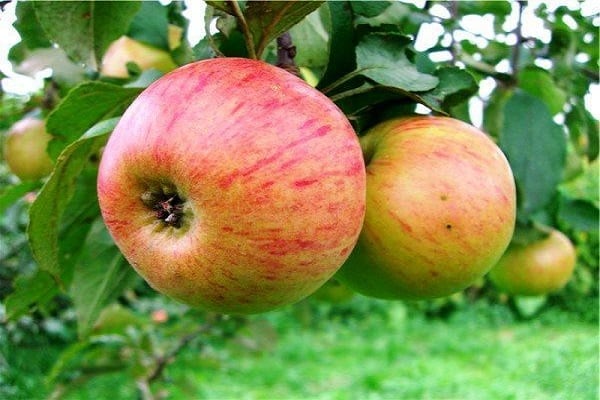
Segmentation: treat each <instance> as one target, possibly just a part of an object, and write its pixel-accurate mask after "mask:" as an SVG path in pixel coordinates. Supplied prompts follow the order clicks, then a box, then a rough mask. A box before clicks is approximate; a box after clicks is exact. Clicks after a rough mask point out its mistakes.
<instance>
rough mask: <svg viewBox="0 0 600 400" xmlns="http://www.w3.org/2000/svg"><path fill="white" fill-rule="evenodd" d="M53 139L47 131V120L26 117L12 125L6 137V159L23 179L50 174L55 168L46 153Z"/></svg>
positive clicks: (15, 172)
mask: <svg viewBox="0 0 600 400" xmlns="http://www.w3.org/2000/svg"><path fill="white" fill-rule="evenodd" d="M50 139H52V135H50V134H49V133H48V132H47V131H46V122H45V121H44V120H42V119H38V118H34V117H25V118H23V119H22V120H20V121H18V122H16V123H15V124H14V125H13V126H11V127H10V129H9V130H8V132H7V133H6V137H5V138H4V160H6V163H7V164H8V167H9V169H10V170H11V172H12V173H13V174H15V175H16V176H18V177H19V178H20V179H21V180H37V179H41V178H43V177H45V176H46V175H48V174H49V173H50V172H51V171H52V168H53V163H52V159H51V158H50V156H49V155H48V153H46V147H47V146H48V142H49V141H50Z"/></svg>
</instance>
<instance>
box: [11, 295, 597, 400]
mask: <svg viewBox="0 0 600 400" xmlns="http://www.w3.org/2000/svg"><path fill="white" fill-rule="evenodd" d="M354 301H355V302H360V301H364V300H363V299H358V300H354ZM357 304H358V303H357ZM386 304H389V306H388V307H389V308H387V309H386V311H385V312H384V313H379V312H372V313H368V312H367V313H363V314H352V315H350V316H349V317H343V314H342V313H337V314H336V310H338V309H335V308H331V307H329V306H323V307H321V308H320V309H318V310H317V314H318V315H320V316H318V317H316V318H307V316H308V317H310V316H311V315H312V316H314V315H315V314H314V312H315V311H314V309H313V310H312V311H311V312H310V313H308V312H307V311H308V310H307V309H306V308H305V309H303V308H302V307H293V308H289V309H286V310H284V311H281V312H275V313H270V314H266V315H265V316H257V317H253V318H252V322H251V323H250V324H249V325H248V326H247V327H246V328H245V329H244V330H243V331H242V332H240V334H239V335H238V336H237V337H236V338H235V339H233V340H231V341H229V342H227V343H221V344H217V345H214V346H212V347H207V348H204V350H203V351H202V352H200V351H197V350H195V349H192V348H190V349H187V350H186V351H184V352H183V353H182V354H181V355H180V356H179V357H178V358H177V360H176V361H175V362H174V363H173V364H172V365H170V366H169V368H168V369H167V377H168V381H167V382H165V383H160V384H156V385H155V386H154V387H153V389H154V391H155V392H163V393H165V394H168V395H169V398H172V399H192V398H193V399H203V398H206V399H269V400H271V399H340V400H342V399H461V400H463V399H465V400H468V399H478V400H479V399H518V400H519V399H527V400H537V399H569V400H570V399H578V400H586V399H590V400H592V399H594V400H595V399H598V384H599V383H598V376H599V370H598V327H597V326H596V325H594V324H589V323H583V322H579V321H577V320H576V319H574V318H573V317H572V316H570V315H568V314H561V313H558V312H551V313H547V314H544V315H542V316H541V317H538V318H536V319H534V320H530V321H520V322H519V321H515V320H514V318H512V317H511V314H510V313H509V312H508V311H507V310H506V309H505V308H503V307H500V306H498V307H488V306H486V307H473V308H469V309H465V310H464V311H460V312H458V313H455V314H454V315H452V316H451V317H450V318H449V319H448V320H427V319H424V318H423V317H422V316H421V315H420V314H415V313H413V312H411V311H410V309H407V308H406V307H404V306H403V305H402V304H400V303H386ZM351 306H352V304H351V305H350V306H347V309H351ZM327 307H329V308H327ZM407 310H408V311H407ZM338 311H339V310H338ZM332 312H333V314H332ZM319 313H320V314H319ZM325 313H328V315H329V317H328V318H325V317H323V315H324V314H325ZM413 314H414V315H413ZM22 367H23V365H22ZM0 383H1V382H0ZM135 396H136V391H135V387H134V385H133V383H132V382H129V381H127V380H126V378H125V377H124V376H123V375H118V374H112V375H106V376H103V377H98V378H95V379H94V380H93V381H91V382H90V383H88V384H86V385H85V386H82V387H80V388H78V389H77V390H76V391H73V392H70V393H69V395H68V396H67V397H66V398H68V399H87V398H94V399H111V400H115V399H121V398H123V399H129V398H135ZM29 398H30V397H29Z"/></svg>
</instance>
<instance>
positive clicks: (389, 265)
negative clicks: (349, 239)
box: [336, 116, 516, 300]
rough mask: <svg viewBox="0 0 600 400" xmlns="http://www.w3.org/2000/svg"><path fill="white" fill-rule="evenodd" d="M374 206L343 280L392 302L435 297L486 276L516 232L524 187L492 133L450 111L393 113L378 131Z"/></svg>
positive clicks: (370, 180)
mask: <svg viewBox="0 0 600 400" xmlns="http://www.w3.org/2000/svg"><path fill="white" fill-rule="evenodd" d="M361 145H362V147H363V152H364V154H365V159H366V163H367V167H366V168H367V210H366V215H365V222H364V226H363V229H362V232H361V234H360V237H359V240H358V244H357V246H356V248H355V249H354V251H353V252H352V255H351V256H350V258H349V260H348V261H347V262H346V263H345V264H344V266H343V267H342V268H341V269H340V271H339V272H338V274H337V275H336V278H337V279H339V280H340V281H341V282H342V283H344V284H346V285H348V286H349V287H350V288H352V289H354V290H355V291H357V292H359V293H362V294H364V295H367V296H371V297H377V298H384V299H411V300H418V299H428V298H436V297H443V296H447V295H450V294H452V293H455V292H457V291H460V290H462V289H464V288H466V287H467V286H469V285H470V284H472V283H473V282H474V281H476V280H477V279H479V278H480V277H482V276H483V275H485V274H486V273H487V272H488V271H489V270H490V269H491V268H492V266H493V265H494V264H495V263H496V262H497V261H498V259H499V258H500V256H501V255H502V254H503V252H504V250H505V249H506V248H507V246H508V244H509V242H510V240H511V237H512V234H513V230H514V224H515V217H516V193H515V184H514V180H513V175H512V171H511V169H510V166H509V164H508V161H507V160H506V158H505V156H504V154H503V153H502V152H501V150H500V149H499V148H498V146H497V145H496V144H495V143H494V142H493V141H492V140H491V139H490V138H489V137H487V136H486V135H485V134H484V133H483V132H481V131H479V130H478V129H476V128H475V127H473V126H471V125H468V124H466V123H464V122H462V121H459V120H456V119H452V118H446V117H427V116H417V117H408V118H401V119H393V120H390V121H387V122H384V123H381V124H379V125H377V126H375V127H373V128H372V129H370V130H369V131H368V132H367V133H366V134H365V135H364V136H363V137H362V138H361Z"/></svg>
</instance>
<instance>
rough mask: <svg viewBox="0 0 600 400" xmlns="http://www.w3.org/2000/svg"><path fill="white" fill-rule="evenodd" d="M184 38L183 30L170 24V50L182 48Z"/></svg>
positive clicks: (168, 38)
mask: <svg viewBox="0 0 600 400" xmlns="http://www.w3.org/2000/svg"><path fill="white" fill-rule="evenodd" d="M182 38H183V28H182V27H180V26H177V25H174V24H169V26H168V31H167V40H168V43H169V50H174V49H176V48H178V47H179V46H181V40H182Z"/></svg>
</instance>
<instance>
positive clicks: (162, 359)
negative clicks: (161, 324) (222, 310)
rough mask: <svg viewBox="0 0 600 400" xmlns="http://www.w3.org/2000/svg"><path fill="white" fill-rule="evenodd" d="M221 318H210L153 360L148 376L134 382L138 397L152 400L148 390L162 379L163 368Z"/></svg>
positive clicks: (152, 397)
mask: <svg viewBox="0 0 600 400" xmlns="http://www.w3.org/2000/svg"><path fill="white" fill-rule="evenodd" d="M222 318H223V316H222V315H220V314H217V315H216V316H215V317H214V318H211V319H210V320H208V321H207V322H205V323H204V324H202V325H200V326H199V327H198V329H196V330H195V331H193V332H191V333H189V334H187V335H185V336H182V337H181V338H180V339H179V341H178V342H177V344H176V345H175V347H173V348H172V349H171V351H169V352H167V353H165V354H163V355H160V356H158V357H156V358H155V360H154V361H155V364H154V366H153V368H152V369H151V370H150V372H149V374H148V375H147V376H146V377H143V378H140V379H138V380H137V381H136V385H137V388H138V391H139V394H140V397H141V398H142V399H143V400H154V399H155V396H154V394H153V393H152V390H151V389H150V385H151V384H152V383H153V382H155V381H157V380H159V379H161V378H162V376H163V374H164V371H165V368H167V366H168V365H169V364H171V363H172V362H173V360H175V357H177V355H178V354H179V352H181V350H183V349H184V348H185V347H186V346H187V345H188V344H189V343H190V342H191V341H192V340H194V339H195V338H196V337H198V335H201V334H203V333H206V332H209V331H210V330H211V329H212V328H213V327H214V326H215V324H217V323H218V322H219V321H221V320H222Z"/></svg>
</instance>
